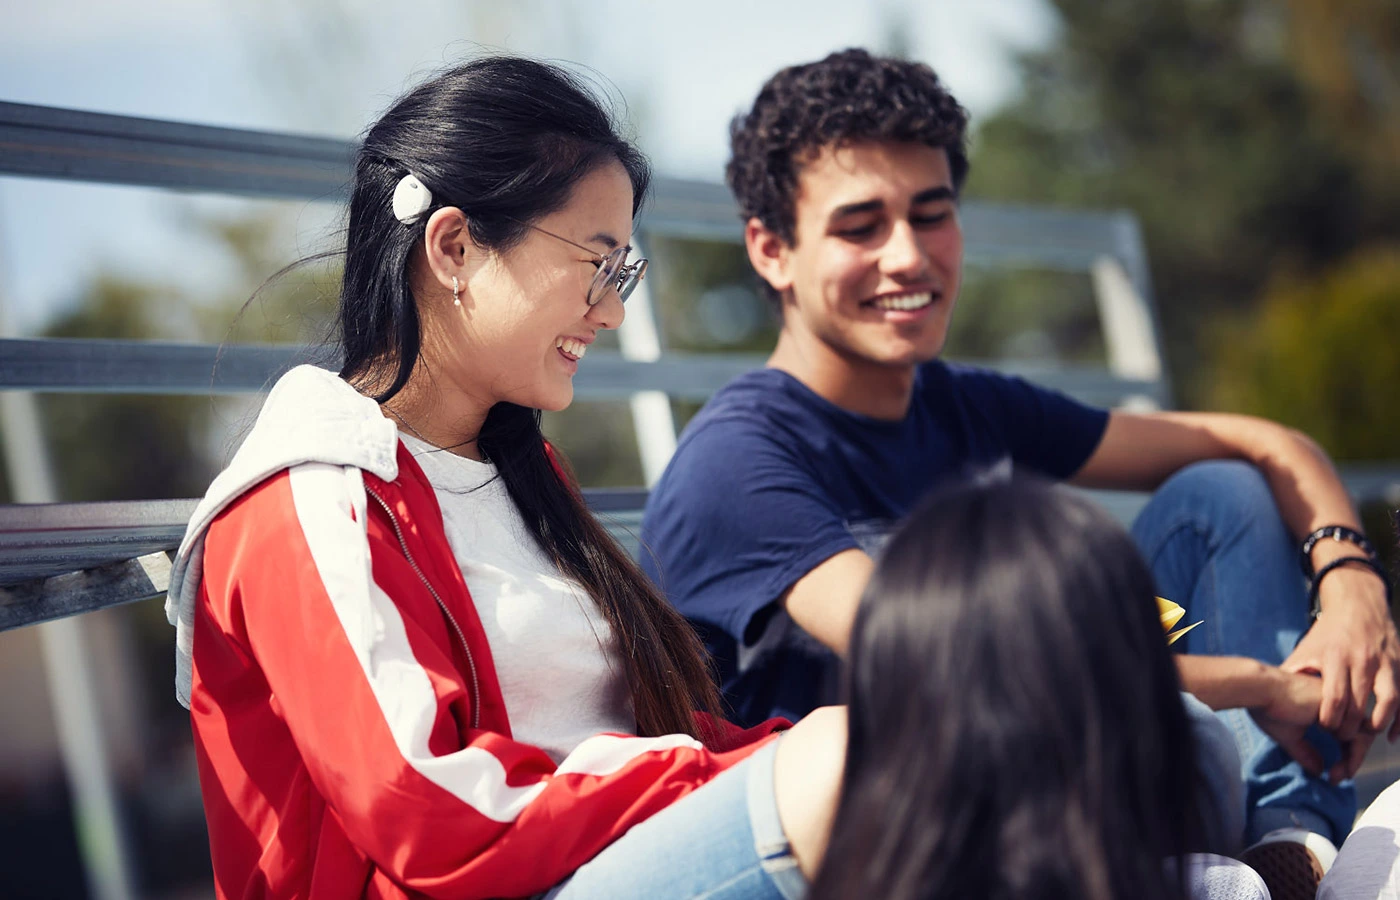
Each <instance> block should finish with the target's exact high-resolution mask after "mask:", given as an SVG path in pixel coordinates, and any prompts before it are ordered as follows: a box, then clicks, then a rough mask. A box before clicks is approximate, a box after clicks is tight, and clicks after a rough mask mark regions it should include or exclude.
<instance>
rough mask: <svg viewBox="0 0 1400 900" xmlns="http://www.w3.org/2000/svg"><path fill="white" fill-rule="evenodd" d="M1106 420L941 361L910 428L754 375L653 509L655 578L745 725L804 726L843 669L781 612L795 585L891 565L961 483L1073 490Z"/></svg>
mask: <svg viewBox="0 0 1400 900" xmlns="http://www.w3.org/2000/svg"><path fill="white" fill-rule="evenodd" d="M1107 420H1108V414H1107V413H1106V412H1104V411H1103V410H1099V409H1093V408H1091V407H1088V406H1084V405H1082V404H1080V403H1079V402H1077V401H1075V400H1072V399H1070V398H1069V397H1066V396H1065V395H1063V394H1060V393H1057V392H1055V391H1050V390H1046V389H1044V388H1040V387H1037V386H1035V385H1032V384H1030V383H1029V382H1027V381H1025V380H1023V379H1020V378H1015V377H1010V376H1006V375H1001V374H998V373H995V372H989V371H986V370H981V369H974V368H968V367H963V366H955V365H950V364H947V363H944V362H942V361H939V360H935V361H933V362H930V363H926V364H925V365H923V366H920V368H919V371H918V374H917V376H916V379H915V383H914V394H913V398H912V401H911V404H910V408H909V414H908V415H907V416H905V418H904V419H903V420H901V421H898V422H888V421H882V420H879V419H872V418H870V417H869V416H864V415H860V414H858V413H853V412H849V411H847V410H845V409H842V408H840V407H838V406H836V405H834V404H832V403H830V402H829V401H827V400H825V399H823V398H822V397H820V396H818V395H817V394H815V393H814V392H813V391H812V390H811V389H809V388H808V387H807V386H806V385H804V384H802V382H800V381H798V380H797V379H796V378H794V377H792V376H791V375H789V374H787V373H786V372H782V371H779V370H777V369H759V370H757V371H754V372H749V373H746V374H744V375H741V376H740V377H738V378H736V379H734V380H733V381H731V382H730V383H729V384H727V385H725V387H724V388H723V389H722V390H720V391H719V392H718V393H717V394H715V395H714V397H712V398H711V399H710V402H709V403H708V404H706V405H705V408H704V409H702V410H701V411H700V412H699V413H698V414H697V415H696V417H695V419H694V420H692V421H691V423H690V425H689V426H687V428H686V430H685V433H684V434H683V435H682V436H681V439H680V445H679V446H678V447H677V449H676V455H675V457H674V458H673V459H672V460H671V464H670V465H669V466H668V467H667V468H666V471H665V473H664V474H663V475H662V476H661V480H660V481H659V482H658V483H657V485H656V487H655V488H654V489H653V490H652V492H651V496H650V497H649V499H648V501H647V508H646V516H645V518H644V519H643V521H642V545H643V548H644V549H643V551H642V565H643V567H644V568H645V569H646V571H647V574H648V575H650V576H651V577H652V578H653V579H654V580H655V581H656V583H657V584H658V585H659V586H660V587H661V589H662V590H663V591H664V592H665V593H666V596H667V597H669V598H670V600H671V602H672V603H674V604H675V606H676V607H677V608H678V609H679V610H680V611H681V612H682V613H683V614H684V615H685V616H686V617H687V618H688V619H690V620H691V622H692V623H693V624H694V625H695V626H696V627H697V628H698V629H699V630H700V632H701V635H702V637H703V638H704V640H705V643H706V645H707V646H708V647H709V648H710V652H711V653H713V654H714V657H715V661H716V663H717V665H718V667H719V673H720V678H721V683H722V686H723V688H724V693H725V699H726V700H727V701H728V703H729V705H730V707H731V711H732V713H733V715H734V719H735V721H736V722H738V723H740V724H742V725H753V724H756V723H757V722H760V721H762V720H764V719H767V718H769V717H771V716H785V717H787V718H789V719H792V720H794V721H796V720H797V719H799V718H801V717H802V716H803V715H805V714H806V713H808V712H810V711H811V710H812V709H814V708H816V707H817V706H821V705H823V704H826V703H832V702H835V701H836V700H837V694H838V677H839V661H838V659H837V657H836V656H835V654H833V653H832V652H831V651H829V650H827V649H826V648H825V647H823V646H822V645H821V644H819V643H817V641H816V640H815V639H814V638H812V637H811V636H810V635H808V634H807V633H806V632H804V631H803V630H802V629H800V628H798V627H797V625H796V624H794V623H793V622H792V620H791V619H790V618H789V617H788V616H787V613H786V612H784V611H783V610H782V608H781V606H780V605H779V604H778V603H777V602H776V601H777V600H778V598H779V597H781V596H782V594H783V593H784V592H785V591H787V589H788V588H789V587H791V586H792V585H793V583H794V582H796V581H797V580H798V579H800V578H801V577H802V576H803V575H805V574H807V573H808V572H809V571H811V570H812V569H813V568H815V567H816V566H817V565H819V564H820V563H822V562H824V561H825V560H827V559H828V558H830V557H831V556H834V555H835V554H837V553H840V552H841V551H843V550H848V549H850V548H853V547H860V548H862V549H863V550H865V551H866V552H867V553H869V554H871V555H872V556H874V555H876V554H877V553H878V551H879V548H880V546H881V545H882V544H883V543H884V539H885V537H886V536H887V535H888V534H889V532H890V531H891V529H892V528H893V527H894V525H895V524H897V523H898V522H899V520H901V519H902V518H903V517H904V516H905V515H906V514H908V513H909V512H910V511H911V510H912V509H913V507H914V506H915V505H916V504H917V503H918V501H919V500H920V498H922V497H923V495H924V494H925V493H926V492H927V491H928V490H929V489H930V488H931V487H933V486H934V485H935V484H937V483H938V482H939V481H941V480H943V479H945V478H947V477H949V476H958V475H964V474H970V473H972V472H975V471H983V470H986V469H988V468H991V467H1000V466H1011V467H1016V468H1021V469H1025V470H1029V471H1032V472H1036V473H1039V474H1041V475H1045V476H1048V477H1051V478H1056V479H1063V478H1068V477H1069V476H1070V475H1073V474H1074V473H1075V472H1076V471H1078V469H1079V468H1080V467H1081V466H1082V465H1083V464H1084V462H1085V461H1086V460H1088V458H1089V456H1090V455H1091V454H1092V453H1093V452H1094V448H1096V447H1097V446H1098V443H1099V439H1100V438H1101V437H1102V436H1103V430H1104V427H1105V424H1106V423H1107Z"/></svg>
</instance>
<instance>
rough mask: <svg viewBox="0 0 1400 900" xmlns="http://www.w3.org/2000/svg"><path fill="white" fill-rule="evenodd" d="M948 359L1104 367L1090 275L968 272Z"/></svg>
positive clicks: (1031, 271)
mask: <svg viewBox="0 0 1400 900" xmlns="http://www.w3.org/2000/svg"><path fill="white" fill-rule="evenodd" d="M944 355H945V356H947V357H950V358H955V359H966V360H987V361H993V360H1036V361H1044V362H1049V361H1055V362H1063V363H1099V364H1103V362H1104V360H1105V359H1106V357H1107V351H1106V350H1105V347H1104V341H1103V328H1102V326H1101V325H1100V324H1099V313H1098V308H1097V307H1096V306H1095V304H1094V290H1093V285H1092V283H1091V281H1090V277H1089V273H1087V272H1052V271H1047V270H1044V269H987V268H981V267H975V266H967V267H965V268H964V269H963V283H962V288H961V289H960V290H959V292H958V307H957V311H956V313H955V314H954V316H953V324H952V327H951V329H950V330H949V332H948V343H947V347H946V349H945V353H944Z"/></svg>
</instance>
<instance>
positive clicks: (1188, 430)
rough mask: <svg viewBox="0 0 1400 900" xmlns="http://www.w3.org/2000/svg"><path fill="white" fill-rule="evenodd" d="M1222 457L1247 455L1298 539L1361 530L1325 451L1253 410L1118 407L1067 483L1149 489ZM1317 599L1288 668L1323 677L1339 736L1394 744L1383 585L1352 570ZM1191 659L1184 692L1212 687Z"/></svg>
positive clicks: (1327, 544) (1333, 578) (1398, 659)
mask: <svg viewBox="0 0 1400 900" xmlns="http://www.w3.org/2000/svg"><path fill="white" fill-rule="evenodd" d="M1222 458H1235V459H1243V460H1247V461H1249V462H1251V463H1253V464H1254V465H1255V466H1256V467H1258V469H1259V470H1260V471H1261V472H1262V473H1263V475H1264V477H1265V478H1266V479H1267V481H1268V483H1269V486H1270V488H1271V490H1272V492H1273V495H1274V500H1275V502H1276V503H1277V504H1278V508H1279V512H1280V514H1281V515H1282V516H1283V520H1284V523H1285V524H1286V525H1287V526H1288V528H1289V530H1290V531H1291V532H1292V533H1293V534H1294V535H1295V536H1296V537H1298V538H1299V539H1300V540H1301V539H1302V538H1303V537H1304V536H1305V535H1307V534H1309V533H1311V532H1312V531H1313V530H1315V529H1317V528H1319V527H1321V526H1323V525H1333V524H1337V525H1347V526H1349V527H1352V528H1357V529H1358V530H1359V528H1360V521H1359V518H1358V516H1357V513H1356V510H1355V508H1354V507H1353V506H1352V504H1351V498H1350V497H1349V496H1348V495H1347V492H1346V488H1345V487H1343V485H1342V483H1341V480H1340V479H1339V478H1338V477H1337V473H1336V470H1335V469H1334V468H1333V467H1332V464H1331V462H1330V461H1329V460H1328V458H1327V455H1326V454H1325V453H1324V452H1323V451H1322V449H1321V448H1320V447H1318V445H1317V444H1316V443H1315V442H1313V441H1312V440H1311V439H1310V438H1308V437H1307V436H1306V435H1304V434H1302V433H1300V432H1298V431H1295V430H1293V429H1290V428H1285V427H1284V426H1282V425H1278V424H1276V423H1273V422H1269V421H1265V420H1263V419H1258V418H1254V417H1251V416H1238V415H1227V414H1222V413H1186V412H1167V413H1153V414H1148V415H1135V414H1132V413H1124V412H1116V411H1115V412H1114V413H1112V414H1111V415H1110V417H1109V422H1108V427H1107V429H1106V430H1105V432H1104V436H1103V440H1102V441H1101V442H1100V444H1099V447H1098V449H1096V450H1095V451H1094V453H1093V455H1092V456H1091V457H1090V458H1089V460H1088V462H1086V463H1085V464H1084V466H1083V468H1081V469H1080V471H1079V472H1078V473H1077V474H1076V475H1075V476H1074V479H1073V482H1074V483H1075V484H1078V485H1081V486H1085V487H1106V488H1121V489H1137V490H1150V489H1153V488H1155V487H1156V486H1157V485H1159V484H1160V483H1161V482H1162V481H1164V480H1165V479H1166V478H1167V477H1169V476H1170V475H1171V474H1172V473H1173V472H1175V471H1176V470H1177V469H1180V468H1181V467H1182V466H1185V465H1188V464H1189V463H1193V462H1197V461H1200V460H1206V459H1222ZM1312 555H1313V565H1314V567H1315V568H1321V567H1322V566H1323V565H1325V564H1327V563H1328V562H1330V561H1332V560H1334V559H1337V558H1338V557H1342V556H1354V555H1358V551H1357V549H1356V548H1355V547H1352V546H1350V545H1347V544H1343V543H1339V542H1336V541H1321V542H1319V543H1318V545H1317V547H1316V548H1314V550H1313V554H1312ZM1320 600H1321V604H1322V609H1323V611H1324V612H1325V613H1326V615H1323V616H1322V617H1321V618H1319V619H1318V622H1317V624H1316V625H1315V626H1314V627H1313V628H1312V630H1310V631H1309V632H1308V634H1307V636H1306V637H1305V638H1304V639H1303V640H1302V641H1301V642H1300V643H1299V644H1298V647H1297V648H1296V649H1295V650H1294V652H1293V654H1292V655H1291V656H1290V657H1289V658H1288V659H1287V660H1285V662H1284V668H1286V669H1289V670H1292V671H1311V672H1317V673H1319V674H1321V675H1322V679H1323V684H1322V705H1321V708H1320V710H1319V713H1320V721H1321V723H1322V725H1323V726H1324V727H1326V728H1328V729H1330V730H1333V731H1335V732H1337V734H1338V736H1339V737H1340V738H1341V739H1342V740H1344V741H1351V740H1352V739H1353V738H1355V737H1356V735H1357V731H1358V730H1359V729H1360V728H1361V727H1362V726H1363V725H1365V726H1369V728H1370V729H1371V730H1374V731H1382V730H1384V729H1386V728H1389V729H1390V734H1391V739H1392V740H1394V739H1395V737H1396V736H1397V735H1400V718H1397V717H1396V712H1397V708H1398V707H1400V642H1398V641H1397V638H1396V631H1395V625H1394V623H1393V622H1392V620H1391V618H1390V610H1389V609H1387V608H1386V603H1385V586H1384V584H1383V583H1382V582H1381V580H1380V579H1379V578H1377V577H1376V576H1375V575H1374V574H1373V573H1371V572H1369V571H1366V570H1364V569H1360V568H1355V567H1348V568H1344V569H1341V570H1338V571H1336V572H1334V573H1333V574H1331V575H1329V576H1328V577H1327V578H1326V580H1324V581H1323V582H1322V590H1321V594H1320ZM1197 665H1198V664H1197V663H1190V662H1185V663H1183V668H1182V675H1183V680H1184V681H1185V683H1186V687H1187V689H1188V690H1191V691H1193V692H1197V691H1205V692H1207V693H1209V692H1211V691H1212V690H1215V689H1216V687H1215V686H1213V685H1211V684H1208V683H1204V682H1202V680H1201V679H1203V678H1205V679H1209V678H1212V677H1215V676H1216V675H1218V674H1219V673H1218V672H1211V671H1206V670H1198V669H1197V668H1195V667H1196V666H1197ZM1373 690H1374V691H1375V694H1376V706H1375V709H1374V710H1373V711H1372V713H1371V715H1370V717H1369V720H1368V719H1367V717H1366V713H1365V707H1366V705H1367V703H1368V701H1369V699H1370V696H1371V693H1372V691H1373ZM1364 740H1365V739H1364V737H1363V738H1362V741H1364ZM1362 741H1358V742H1357V743H1361V742H1362ZM1360 752H1363V753H1364V748H1362V750H1361V751H1360Z"/></svg>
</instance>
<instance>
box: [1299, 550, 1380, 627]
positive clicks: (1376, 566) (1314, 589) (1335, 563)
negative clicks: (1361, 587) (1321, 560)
mask: <svg viewBox="0 0 1400 900" xmlns="http://www.w3.org/2000/svg"><path fill="white" fill-rule="evenodd" d="M1351 563H1356V564H1357V565H1361V566H1365V567H1366V568H1368V569H1370V570H1371V571H1372V572H1375V573H1376V576H1377V577H1378V578H1380V580H1381V584H1383V585H1385V608H1386V609H1390V599H1391V597H1390V591H1391V588H1390V575H1389V574H1387V572H1386V571H1385V568H1384V567H1382V566H1381V564H1380V563H1378V562H1376V561H1375V560H1374V559H1370V558H1368V557H1365V556H1343V557H1341V558H1339V559H1334V560H1332V561H1331V562H1330V563H1328V564H1327V565H1325V566H1323V567H1322V568H1320V569H1318V570H1317V574H1316V575H1314V576H1313V579H1312V586H1311V587H1309V588H1308V608H1309V609H1310V610H1311V611H1312V619H1313V621H1317V617H1318V615H1319V614H1320V613H1321V612H1322V600H1321V598H1320V597H1319V596H1318V589H1319V588H1321V586H1322V579H1323V578H1325V577H1326V576H1327V574H1328V573H1329V572H1332V571H1334V570H1336V569H1340V568H1341V567H1342V566H1345V565H1349V564H1351Z"/></svg>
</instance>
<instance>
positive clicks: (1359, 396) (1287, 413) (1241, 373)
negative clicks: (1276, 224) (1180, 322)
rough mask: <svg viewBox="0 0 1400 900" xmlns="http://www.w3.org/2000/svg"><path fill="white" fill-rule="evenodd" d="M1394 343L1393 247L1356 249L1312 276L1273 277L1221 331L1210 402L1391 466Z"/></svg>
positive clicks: (1395, 434) (1395, 451) (1395, 430)
mask: <svg viewBox="0 0 1400 900" xmlns="http://www.w3.org/2000/svg"><path fill="white" fill-rule="evenodd" d="M1397 337H1400V245H1397V246H1391V247H1377V248H1373V249H1370V250H1365V251H1361V252H1359V253H1357V254H1356V255H1355V256H1353V257H1352V258H1350V259H1348V260H1346V261H1345V262H1343V263H1341V264H1339V265H1337V266H1334V267H1332V268H1331V269H1330V270H1329V271H1328V272H1327V273H1326V274H1325V275H1323V276H1322V277H1320V278H1317V279H1314V280H1308V281H1304V280H1297V279H1291V278H1282V279H1280V280H1279V281H1278V283H1277V284H1275V285H1274V286H1273V287H1272V288H1271V289H1270V290H1269V291H1268V292H1267V293H1266V294H1265V297H1264V300H1263V303H1262V304H1261V309H1260V311H1259V313H1258V315H1255V316H1250V317H1249V318H1247V319H1243V320H1239V321H1236V322H1233V323H1229V324H1228V325H1225V326H1222V327H1221V328H1220V329H1219V331H1218V333H1217V339H1218V341H1219V347H1220V349H1219V350H1218V352H1217V353H1216V358H1217V359H1218V360H1220V364H1219V378H1218V379H1217V381H1216V384H1215V389H1214V391H1213V393H1212V394H1211V399H1212V400H1213V401H1214V403H1215V404H1216V405H1218V406H1221V407H1225V408H1228V409H1237V410H1240V411H1242V412H1250V413H1255V414H1257V415H1262V416H1267V417H1269V418H1271V419H1275V420H1277V421H1279V422H1283V423H1285V424H1289V425H1294V426H1296V427H1300V428H1303V429H1304V430H1306V431H1308V432H1309V433H1310V434H1311V435H1313V437H1315V438H1317V440H1318V441H1320V442H1321V443H1322V444H1323V445H1324V446H1326V447H1327V448H1328V449H1329V450H1331V451H1332V452H1333V453H1334V454H1336V455H1337V456H1339V457H1342V458H1344V459H1391V458H1394V457H1396V456H1397V455H1400V416H1397V415H1396V410H1395V397H1396V392H1395V388H1396V386H1397V385H1400V351H1397V349H1396V348H1395V346H1394V342H1395V340H1396V338H1397ZM1357 348H1365V349H1367V350H1370V351H1372V352H1357Z"/></svg>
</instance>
